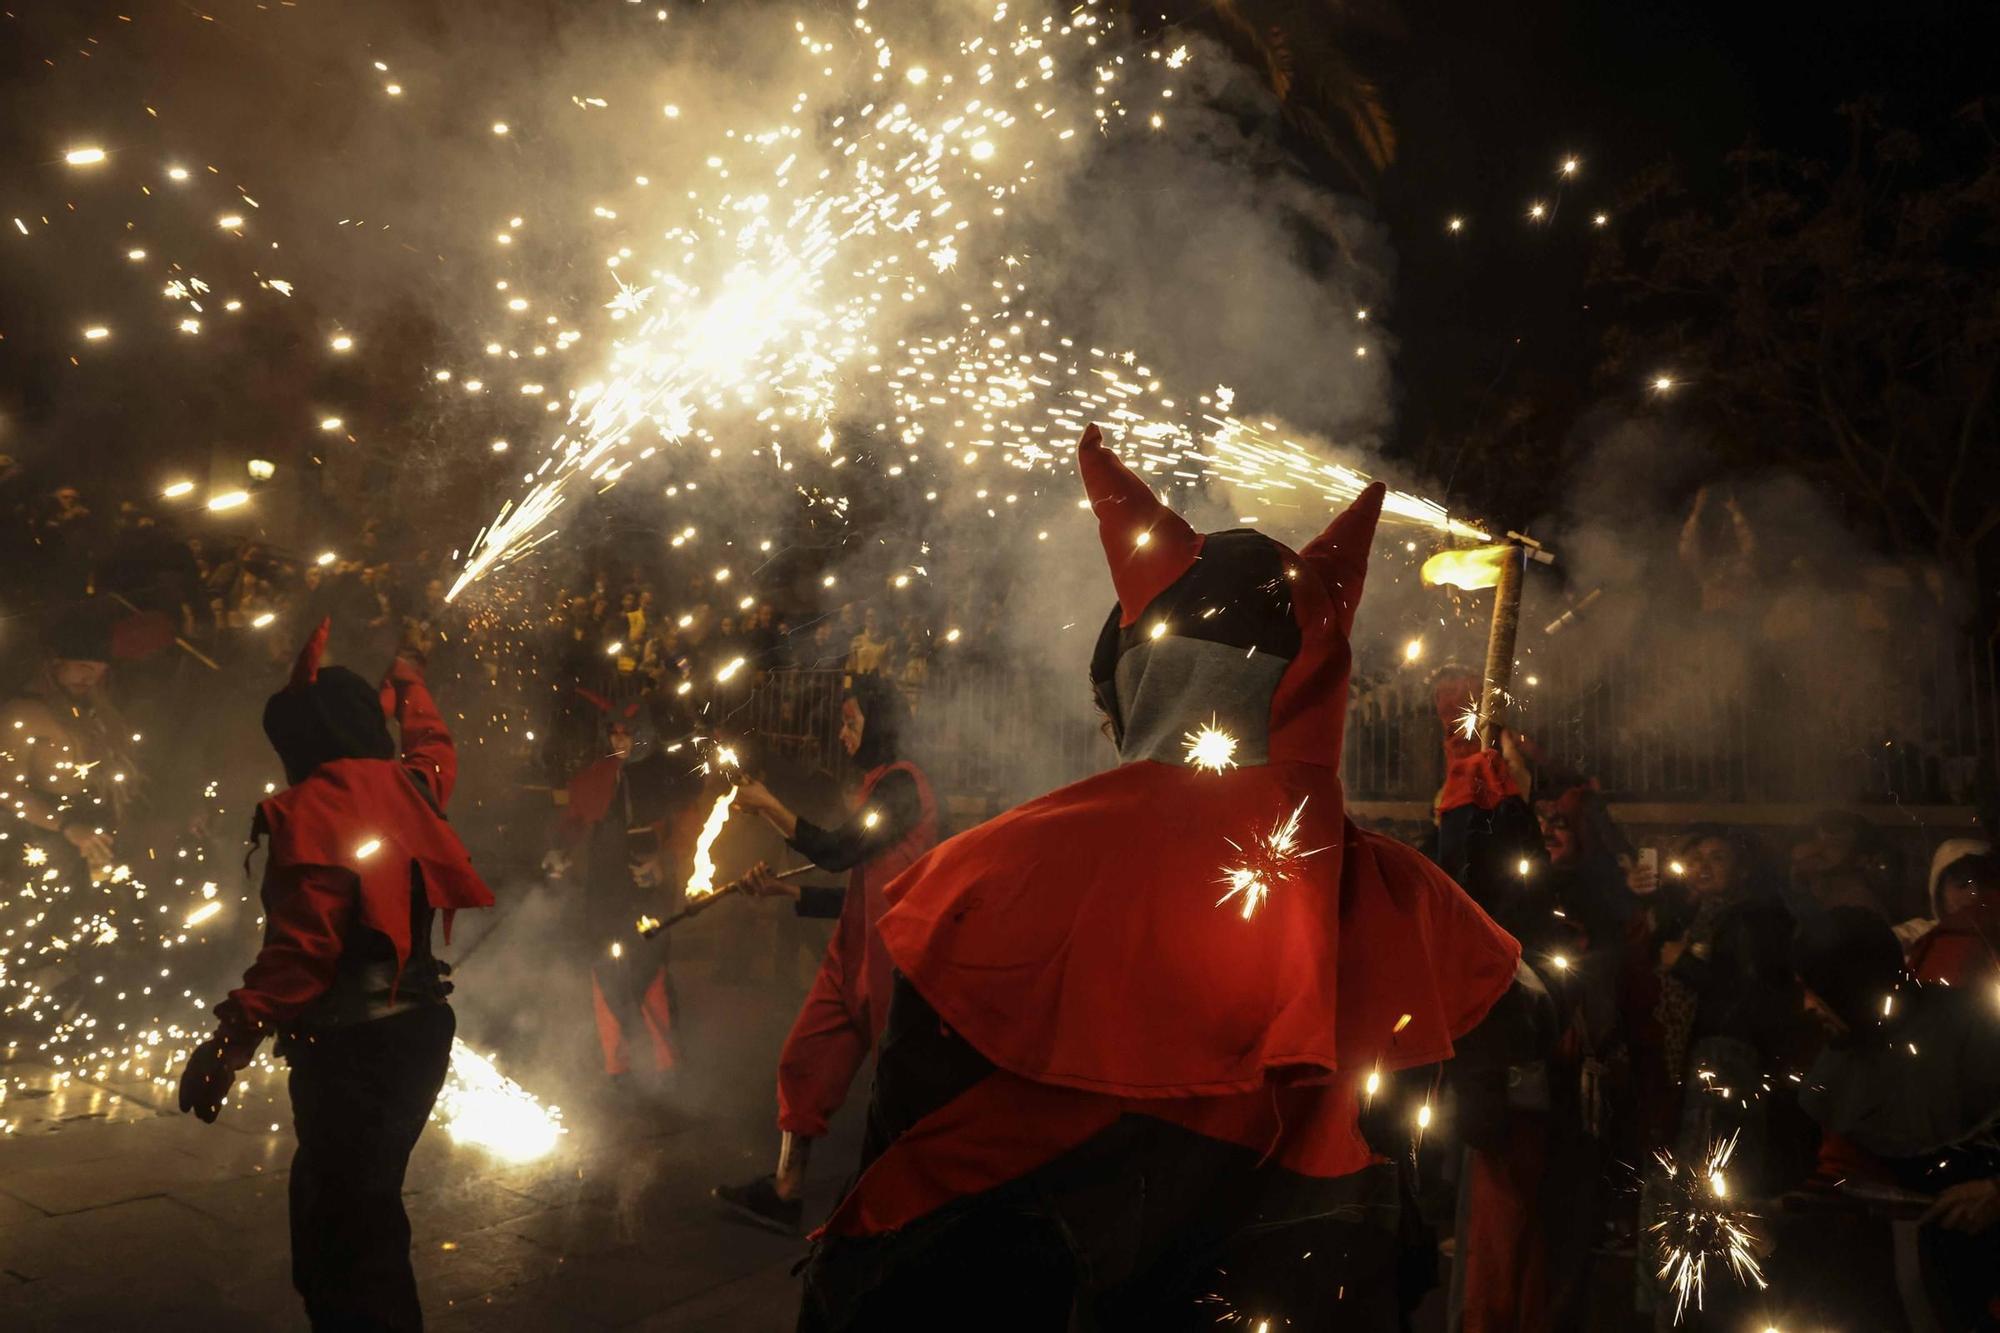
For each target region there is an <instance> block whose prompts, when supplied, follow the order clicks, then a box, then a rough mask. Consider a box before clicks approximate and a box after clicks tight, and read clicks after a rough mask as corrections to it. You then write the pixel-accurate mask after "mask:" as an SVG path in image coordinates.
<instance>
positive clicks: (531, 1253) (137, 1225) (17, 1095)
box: [0, 981, 865, 1333]
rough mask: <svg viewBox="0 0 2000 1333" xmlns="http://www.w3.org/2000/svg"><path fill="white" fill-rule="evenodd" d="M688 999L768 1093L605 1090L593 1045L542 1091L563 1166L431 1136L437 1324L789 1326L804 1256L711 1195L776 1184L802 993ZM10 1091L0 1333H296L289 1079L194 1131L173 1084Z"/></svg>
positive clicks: (411, 1194) (421, 1270)
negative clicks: (710, 1016)
mask: <svg viewBox="0 0 2000 1333" xmlns="http://www.w3.org/2000/svg"><path fill="white" fill-rule="evenodd" d="M690 989H692V990H693V991H694V992H695V995H694V997H693V999H694V1004H691V1006H690V1007H691V1009H692V1008H694V1007H695V1005H699V1006H702V1007H706V1008H708V1009H709V1010H710V1012H712V1013H726V1014H728V1015H730V1017H731V1022H730V1023H729V1025H728V1030H729V1032H730V1033H731V1040H732V1041H733V1042H735V1043H736V1049H737V1052H738V1054H739V1055H740V1054H741V1053H743V1052H746V1051H747V1052H750V1053H752V1054H757V1055H758V1060H757V1063H758V1064H759V1065H761V1066H762V1068H763V1069H764V1071H765V1072H764V1073H763V1074H762V1075H761V1076H752V1075H750V1074H747V1073H746V1074H745V1075H744V1076H743V1077H741V1078H732V1079H731V1080H729V1082H730V1084H731V1086H727V1087H721V1086H718V1087H711V1088H707V1089H705V1090H703V1091H702V1092H701V1093H700V1094H699V1095H695V1094H693V1093H691V1092H689V1091H688V1090H687V1089H685V1088H681V1089H674V1090H669V1091H667V1092H666V1093H665V1094H664V1095H662V1096H659V1097H658V1098H657V1100H654V1099H649V1098H642V1097H640V1096H637V1095H629V1094H626V1093H623V1092H620V1093H617V1094H613V1093H611V1092H610V1091H609V1090H608V1089H607V1088H606V1087H605V1086H604V1085H603V1084H602V1081H601V1080H599V1079H596V1078H593V1077H591V1076H590V1074H589V1066H588V1062H587V1057H588V1055H589V1054H590V1052H589V1049H588V1047H589V1042H590V1032H589V1029H588V1028H587V1027H580V1028H579V1030H578V1033H577V1040H578V1042H579V1043H580V1045H581V1047H582V1049H581V1050H579V1051H578V1052H577V1055H578V1059H577V1061H576V1062H575V1064H576V1067H577V1069H578V1071H579V1072H578V1074H577V1075H576V1076H575V1078H574V1086H572V1087H570V1088H568V1089H566V1090H552V1089H545V1088H541V1087H536V1088H535V1090H536V1091H537V1092H548V1093H557V1092H561V1093H562V1094H563V1095H557V1096H555V1097H554V1099H555V1100H558V1101H561V1102H562V1103H563V1104H564V1107H565V1111H566V1116H567V1120H568V1123H569V1124H570V1127H571V1132H570V1133H569V1134H568V1135H567V1136H566V1137H565V1138H564V1139H563V1140H562V1143H561V1146H560V1147H559V1148H558V1149H557V1150H556V1151H555V1152H554V1153H553V1154H551V1155H550V1156H548V1157H546V1158H544V1159H542V1160H540V1161H536V1162H533V1163H529V1164H526V1165H509V1164H507V1163H504V1162H501V1161H498V1160H496V1159H495V1158H493V1157H491V1156H489V1155H487V1154H486V1153H485V1152H483V1151H482V1150H479V1149H476V1148H467V1147H461V1146H458V1145H455V1144H453V1143H452V1142H451V1141H450V1140H449V1138H448V1137H447V1136H446V1135H445V1134H443V1133H442V1132H440V1131H439V1129H438V1127H437V1126H436V1125H433V1126H432V1127H431V1128H430V1130H429V1131H427V1132H426V1133H425V1136H424V1138H423V1141H422V1142H420V1143H419V1145H418V1147H417V1151H416V1155H415V1157H414V1158H413V1159H412V1161H411V1164H410V1175H409V1183H408V1188H407V1192H406V1193H407V1200H406V1201H407V1204H408V1207H409V1212H410V1217H411V1222H412V1226H413V1229H414V1231H415V1246H414V1249H415V1254H416V1269H417V1278H418V1282H419V1285H420V1289H421V1290H422V1292H423V1297H424V1305H425V1310H426V1315H427V1319H428V1325H427V1326H428V1327H429V1328H431V1329H433V1330H436V1331H437V1333H460V1331H465V1333H470V1331H471V1330H496V1331H497V1330H514V1329H522V1330H526V1329H534V1330H559V1329H579V1330H599V1329H634V1330H664V1329H674V1330H689V1331H690V1333H692V1331H693V1330H704V1329H728V1330H730V1333H765V1331H766V1330H770V1331H772V1333H776V1330H783V1329H789V1328H791V1327H792V1321H793V1318H794V1316H795V1314H796V1311H797V1287H796V1282H795V1280H794V1279H793V1277H792V1276H791V1268H792V1265H793V1264H794V1263H795V1262H797V1260H798V1259H799V1258H800V1257H801V1256H802V1255H803V1254H804V1252H805V1247H804V1243H803V1242H802V1241H795V1240H789V1239H786V1238H784V1237H780V1236H775V1235H769V1234H766V1233H763V1232H759V1231H756V1230H753V1229H751V1228H748V1227H745V1226H742V1225H738V1224H733V1223H729V1222H726V1221H722V1220H720V1219H718V1218H717V1217H716V1215H715V1214H714V1213H713V1212H712V1210H711V1209H712V1206H711V1204H710V1201H709V1199H708V1197H707V1195H708V1190H709V1188H710V1187H711V1186H712V1185H714V1184H715V1183H717V1182H718V1181H722V1180H736V1179H747V1178H748V1177H749V1176H751V1175H754V1174H756V1172H757V1171H759V1170H761V1169H768V1165H769V1157H770V1154H771V1153H772V1151H773V1149H774V1147H775V1131H774V1130H772V1129H771V1127H770V1116H771V1103H770V1100H769V1099H770V1093H771V1084H770V1073H769V1070H770V1068H771V1067H772V1064H773V1062H774V1061H775V1057H776V1052H777V1047H778V1041H779V1039H780V1038H781V1036H782V1034H783V1030H784V1024H785V1022H786V1021H787V1019H788V1018H789V1013H788V1009H787V1007H788V1006H789V1005H792V1004H794V1003H795V1002H796V998H797V992H796V990H795V989H794V988H792V987H791V986H789V985H784V986H775V987H774V986H768V985H766V986H755V985H743V986H736V987H725V986H719V985H714V984H707V985H701V984H697V985H694V986H692V987H690V985H689V984H688V982H687V981H683V982H682V990H683V993H684V994H685V993H686V992H688V991H689V990H690ZM774 991H775V992H776V993H774ZM578 1013H579V1015H580V1017H581V1022H583V1023H587V1022H588V1017H587V1011H585V1010H583V1009H581V1007H579V1009H578ZM765 1057H768V1058H765ZM695 1058H696V1059H699V1058H700V1054H699V1052H697V1053H696V1055H695ZM502 1059H503V1061H504V1059H505V1056H504V1053H503V1056H502ZM751 1067H753V1066H750V1065H749V1064H747V1062H746V1063H745V1068H746V1069H747V1068H751ZM6 1072H7V1074H8V1076H9V1079H10V1081H15V1082H17V1088H16V1090H15V1091H14V1092H13V1093H12V1094H11V1095H10V1097H9V1101H8V1104H7V1105H6V1106H5V1107H4V1108H0V1110H4V1112H5V1115H4V1117H0V1118H4V1119H6V1120H11V1121H14V1122H15V1123H16V1129H15V1132H13V1133H12V1134H9V1135H6V1136H4V1137H0V1329H6V1330H9V1333H31V1331H33V1330H43V1329H47V1330H63V1331H64V1333H83V1331H86V1330H87V1331H89V1333H97V1331H98V1330H114V1331H115V1330H124V1329H135V1330H136V1329H145V1330H148V1333H171V1331H172V1330H179V1329H188V1330H197V1329H198V1330H202V1331H203V1333H234V1331H236V1330H243V1331H244V1333H254V1331H257V1330H267V1329H269V1330H278V1329H285V1330H291V1329H300V1328H303V1327H304V1319H303V1316H302V1315H301V1313H300V1311H299V1308H298V1305H297V1302H296V1299H295V1298H294V1296H293V1293H292V1291H291V1287H290V1281H289V1275H288V1262H289V1260H288V1254H287V1232H286V1223H285V1184H286V1182H285V1175H286V1166H287V1163H288V1162H289V1160H290V1157H291V1151H292V1143H291V1134H290V1113H289V1109H288V1108H287V1106H286V1104H285V1100H284V1095H283V1083H282V1077H281V1076H279V1075H270V1074H262V1075H257V1076H255V1077H253V1078H252V1079H250V1080H249V1081H248V1082H247V1083H239V1085H238V1088H237V1091H236V1094H235V1096H234V1097H232V1101H233V1102H236V1103H239V1105H238V1106H237V1107H235V1108H234V1109H232V1110H231V1111H230V1112H227V1113H225V1115H224V1116H223V1118H222V1119H221V1120H220V1121H218V1122H217V1123H216V1124H214V1125H204V1124H201V1123H200V1122H198V1121H196V1120H195V1119H194V1118H193V1117H191V1116H183V1115H181V1114H179V1113H178V1112H177V1111H176V1110H175V1109H174V1108H173V1106H172V1104H171V1098H172V1092H171V1090H170V1089H167V1088H162V1087H158V1086H154V1085H151V1084H139V1085H129V1084H119V1083H115V1082H103V1083H98V1082H80V1081H72V1082H67V1083H61V1082H58V1081H57V1080H55V1079H54V1078H52V1077H51V1073H52V1071H49V1070H47V1069H44V1068H37V1067H36V1066H35V1065H33V1064H32V1063H29V1062H26V1061H17V1062H15V1063H13V1064H11V1065H9V1066H8V1067H7V1069H6ZM691 1072H696V1071H685V1072H684V1076H685V1073H691ZM864 1078H865V1075H864ZM19 1083H25V1085H26V1086H25V1087H20V1086H18V1084H19ZM862 1086H863V1087H864V1088H865V1083H864V1084H863V1085H862ZM859 1096H860V1094H859V1092H857V1100H858V1099H859ZM856 1109H857V1108H853V1107H850V1108H849V1111H848V1112H847V1113H846V1115H845V1120H846V1122H847V1123H845V1124H842V1125H838V1126H836V1130H835V1133H834V1135H833V1137H832V1138H831V1139H830V1140H829V1142H828V1143H827V1144H826V1145H825V1148H824V1150H823V1151H822V1153H821V1154H820V1159H821V1161H820V1165H822V1166H823V1169H821V1170H820V1171H818V1172H817V1176H818V1179H817V1182H816V1183H817V1186H818V1189H817V1192H816V1194H815V1197H814V1198H813V1199H812V1200H811V1203H810V1207H809V1210H808V1211H809V1213H810V1212H811V1209H814V1208H816V1209H818V1210H819V1211H818V1213H817V1214H816V1215H820V1216H823V1215H824V1213H825V1210H826V1209H827V1208H828V1207H830V1205H831V1202H832V1195H833V1193H834V1191H835V1190H836V1188H837V1187H838V1184H839V1178H840V1177H841V1176H842V1175H843V1174H844V1173H845V1171H846V1170H848V1169H849V1168H851V1166H852V1163H853V1160H854V1155H855V1142H856V1134H855V1131H854V1124H855V1122H857V1121H858V1116H857V1115H856V1114H855V1113H854V1112H855V1110H856ZM274 1125H275V1126H276V1128H275V1130H274V1129H273V1126H274Z"/></svg>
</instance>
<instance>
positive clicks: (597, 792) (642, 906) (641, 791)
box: [558, 690, 705, 1078]
mask: <svg viewBox="0 0 2000 1333" xmlns="http://www.w3.org/2000/svg"><path fill="white" fill-rule="evenodd" d="M578 693H579V694H582V695H583V697H584V698H585V699H586V700H587V701H589V703H590V704H591V705H592V706H593V707H595V708H596V709H597V710H598V711H599V713H600V714H601V715H602V716H603V717H604V718H605V719H606V722H607V725H606V726H605V727H604V728H601V729H600V736H601V738H602V739H603V740H604V743H605V745H606V747H607V748H609V749H610V750H611V753H609V754H606V755H605V756H604V757H603V758H602V759H599V760H596V761H595V762H593V763H591V764H590V765H588V766H587V767H585V768H584V769H582V770H581V771H580V772H578V773H577V775H576V776H575V777H573V778H571V779H570V783H569V800H568V804H567V805H566V806H565V807H564V809H563V814H562V819H561V821H560V828H559V830H558V837H559V839H560V841H561V842H562V843H563V844H564V845H565V846H566V847H570V848H577V849H580V850H581V852H582V856H583V902H582V905H581V925H582V929H583V934H584V947H585V950H586V953H587V956H588V957H589V958H590V960H591V963H590V998H591V1008H592V1012H593V1013H594V1014H595V1016H596V1021H597V1038H598V1044H599V1046H600V1047H601V1048H602V1050H603V1054H604V1072H605V1073H607V1074H610V1075H612V1076H613V1077H614V1078H616V1077H620V1076H623V1075H625V1074H628V1073H630V1072H631V1070H632V1052H631V1047H632V1045H633V1043H634V1042H635V1041H637V1040H639V1039H641V1038H643V1040H644V1042H645V1045H646V1052H647V1056H648V1058H649V1059H650V1062H651V1067H652V1069H653V1070H654V1071H655V1072H659V1073H664V1072H665V1071H667V1070H669V1069H672V1068H674V1067H675V1063H676V1059H677V1052H676V1049H675V1035H674V1024H675V1017H676V1015H675V1011H676V1009H677V1005H676V1003H675V996H674V990H673V983H672V979H671V978H670V977H669V976H668V973H667V939H666V936H665V935H661V936H659V937H657V938H653V939H642V938H641V937H640V935H639V934H638V933H637V932H636V930H635V929H634V927H635V925H636V924H637V922H638V920H639V918H640V917H641V916H648V915H650V916H654V917H664V916H666V915H667V914H668V912H669V911H671V910H672V907H673V901H672V900H673V899H675V897H676V895H677V894H678V888H677V886H678V885H679V884H680V883H684V882H685V877H686V871H687V867H688V865H689V864H690V862H691V860H692V852H693V847H694V842H695V838H696V836H697V834H698V833H699V832H700V829H701V821H702V816H703V814H704V813H705V812H704V811H703V809H702V808H701V802H700V799H699V797H700V795H701V779H700V777H699V776H696V775H694V774H692V773H690V772H689V770H688V766H687V765H686V764H677V763H675V762H674V761H673V760H670V759H668V758H667V757H666V755H665V754H664V753H662V752H661V749H660V744H659V732H658V728H657V727H656V726H655V724H654V722H653V719H652V716H651V714H650V713H649V712H648V711H647V709H646V706H645V705H644V704H643V703H633V704H629V705H627V706H625V707H624V708H622V709H614V708H613V706H612V704H611V701H610V700H608V699H605V698H603V697H602V696H601V695H596V694H592V693H590V692H589V691H583V690H579V691H578Z"/></svg>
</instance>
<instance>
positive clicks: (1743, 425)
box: [1596, 104, 2000, 614]
mask: <svg viewBox="0 0 2000 1333" xmlns="http://www.w3.org/2000/svg"><path fill="white" fill-rule="evenodd" d="M1986 112H1987V108H1986V107H1985V106H1982V105H1975V106H1972V107H1969V108H1967V109H1966V110H1965V111H1964V112H1962V113H1961V114H1960V115H1959V116H1958V117H1957V118H1956V119H1955V121H1954V122H1953V123H1952V124H1951V125H1949V126H1948V127H1946V128H1945V129H1942V130H1939V131H1937V132H1935V133H1933V134H1930V135H1928V136H1925V137H1923V138H1919V137H1918V136H1916V135H1914V134H1911V133H1909V132H1907V131H1904V130H1900V129H1896V128H1892V127H1889V126H1886V125H1884V124H1883V123H1882V122H1881V120H1880V119H1879V118H1878V116H1877V114H1876V112H1875V110H1874V108H1873V107H1872V106H1870V105H1867V104H1861V105H1855V106H1850V107H1848V108H1846V109H1845V115H1846V118H1847V121H1848V124H1849V128H1850V135H1849V139H1848V148H1847V151H1846V153H1845V155H1844V160H1842V161H1839V162H1837V163H1835V164H1832V165H1829V164H1827V163H1824V162H1820V161H1816V160H1810V159H1800V158H1792V157H1787V156H1784V155H1781V154H1778V153H1775V152H1770V151H1766V150H1763V149H1759V148H1755V147H1750V148H1745V149H1742V150H1740V151H1738V152H1737V153H1735V154H1734V155H1733V157H1732V159H1731V165H1732V168H1733V170H1734V173H1735V176H1736V180H1735V184H1734V187H1733V189H1732V190H1731V191H1730V192H1729V194H1728V195H1727V196H1726V197H1725V198H1724V199H1723V201H1722V202H1721V203H1720V204H1719V205H1718V206H1715V207H1700V206H1695V205H1692V204H1690V203H1689V202H1688V201H1687V200H1686V198H1685V197H1684V196H1681V195H1679V194H1678V193H1677V192H1676V191H1675V188H1674V186H1673V184H1672V182H1671V180H1670V178H1669V177H1668V175H1667V174H1666V173H1665V172H1662V171H1656V172H1654V173H1652V174H1651V175H1649V176H1648V177H1647V178H1646V179H1644V180H1643V181H1642V182H1641V183H1640V184H1639V185H1638V186H1637V187H1636V189H1635V197H1634V198H1632V199H1631V200H1629V201H1628V202H1627V204H1626V205H1625V206H1624V208H1622V209H1621V213H1622V214H1623V215H1626V216H1630V215H1631V214H1632V213H1633V211H1634V210H1635V209H1638V208H1641V207H1645V208H1651V209H1654V210H1657V211H1658V213H1659V216H1660V220H1659V221H1658V222H1656V223H1655V224H1654V225H1652V226H1651V227H1649V228H1647V229H1645V230H1644V231H1643V232H1641V233H1640V234H1639V235H1638V237H1637V238H1636V240H1631V241H1628V243H1626V244H1623V245H1620V244H1619V243H1618V242H1617V241H1616V240H1615V239H1614V240H1611V241H1608V242H1607V245H1606V248H1605V250H1604V252H1603V254H1602V256H1601V257H1600V265H1599V269H1598V272H1597V275H1596V276H1597V278H1598V280H1599V284H1600V287H1601V289H1602V290H1603V291H1604V293H1605V294H1606V295H1609V296H1611V297H1612V298H1613V300H1614V303H1615V317H1614V319H1613V322H1612V323H1611V324H1610V326H1609V327H1608V329H1607V333H1606V337H1605V344H1604V357H1603V361H1602V365H1601V372H1602V374H1603V376H1604V377H1605V381H1606V385H1608V386H1616V387H1617V388H1618V389H1619V390H1620V391H1622V392H1626V393H1634V394H1636V393H1640V392H1644V391H1645V390H1646V389H1647V388H1648V386H1650V385H1651V384H1652V382H1653V381H1654V380H1655V379H1656V377H1666V378H1668V379H1670V380H1671V382H1672V383H1671V387H1668V388H1667V389H1665V390H1664V392H1654V393H1653V394H1652V395H1651V396H1652V397H1653V399H1654V401H1656V402H1657V403H1658V404H1659V405H1660V408H1661V410H1664V411H1671V412H1673V413H1676V414H1678V415H1682V416H1684V419H1686V420H1688V421H1690V422H1691V423H1693V424H1697V425H1700V426H1702V427H1703V428H1705V430H1704V433H1705V434H1707V435H1708V436H1710V437H1711V439H1712V443H1713V447H1714V448H1715V449H1716V451H1717V454H1718V461H1719V462H1721V463H1722V464H1723V465H1724V466H1727V467H1735V468H1739V469H1744V470H1754V469H1761V468H1768V467H1770V466H1771V465H1773V464H1778V465H1782V466H1784V467H1786V468H1789V469H1792V470H1795V471H1797V472H1798V473H1800V474H1802V475H1804V476H1805V477H1807V478H1809V479H1811V480H1813V481H1815V482H1816V483H1818V484H1819V485H1821V486H1822V487H1824V488H1825V489H1826V491H1827V492H1828V493H1829V494H1831V495H1833V496H1835V497H1836V498H1838V499H1839V500H1840V501H1841V502H1842V503H1843V504H1844V505H1845V506H1846V508H1847V510H1848V514H1849V517H1850V519H1851V520H1853V521H1855V522H1856V523H1858V524H1862V525H1865V527H1866V528H1867V529H1869V530H1871V531H1872V535H1873V536H1874V537H1875V538H1876V539H1877V540H1878V541H1879V542H1880V543H1881V544H1882V545H1883V547H1884V548H1885V549H1886V550H1888V551H1890V552H1892V553H1894V554H1897V555H1899V556H1905V557H1917V558H1930V559H1934V560H1936V561H1938V562H1940V563H1942V564H1943V565H1945V566H1946V567H1948V568H1951V569H1953V570H1955V571H1957V572H1958V573H1959V574H1961V575H1962V576H1964V577H1965V578H1966V579H1968V580H1971V581H1973V583H1974V586H1983V587H1990V586H1992V584H1991V583H1990V582H1984V583H1982V582H1980V581H1979V580H1980V577H1981V575H1983V574H1989V573H1991V572H1993V570H1994V569H1995V567H1996V564H1997V563H2000V559H1997V558H1996V557H2000V552H1996V550H1995V546H1996V543H1995V536H1996V533H2000V441H1997V440H1996V427H2000V417H1996V414H1995V411H1994V379H1995V375H1996V374H2000V139H1996V137H1995V135H1994V133H1993V127H1992V125H1991V124H1990V123H1989V120H1988V118H1987V114H1986ZM1600 387H1604V386H1600ZM1987 610H1988V613H1989V614H1990V608H1988V609H1987Z"/></svg>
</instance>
